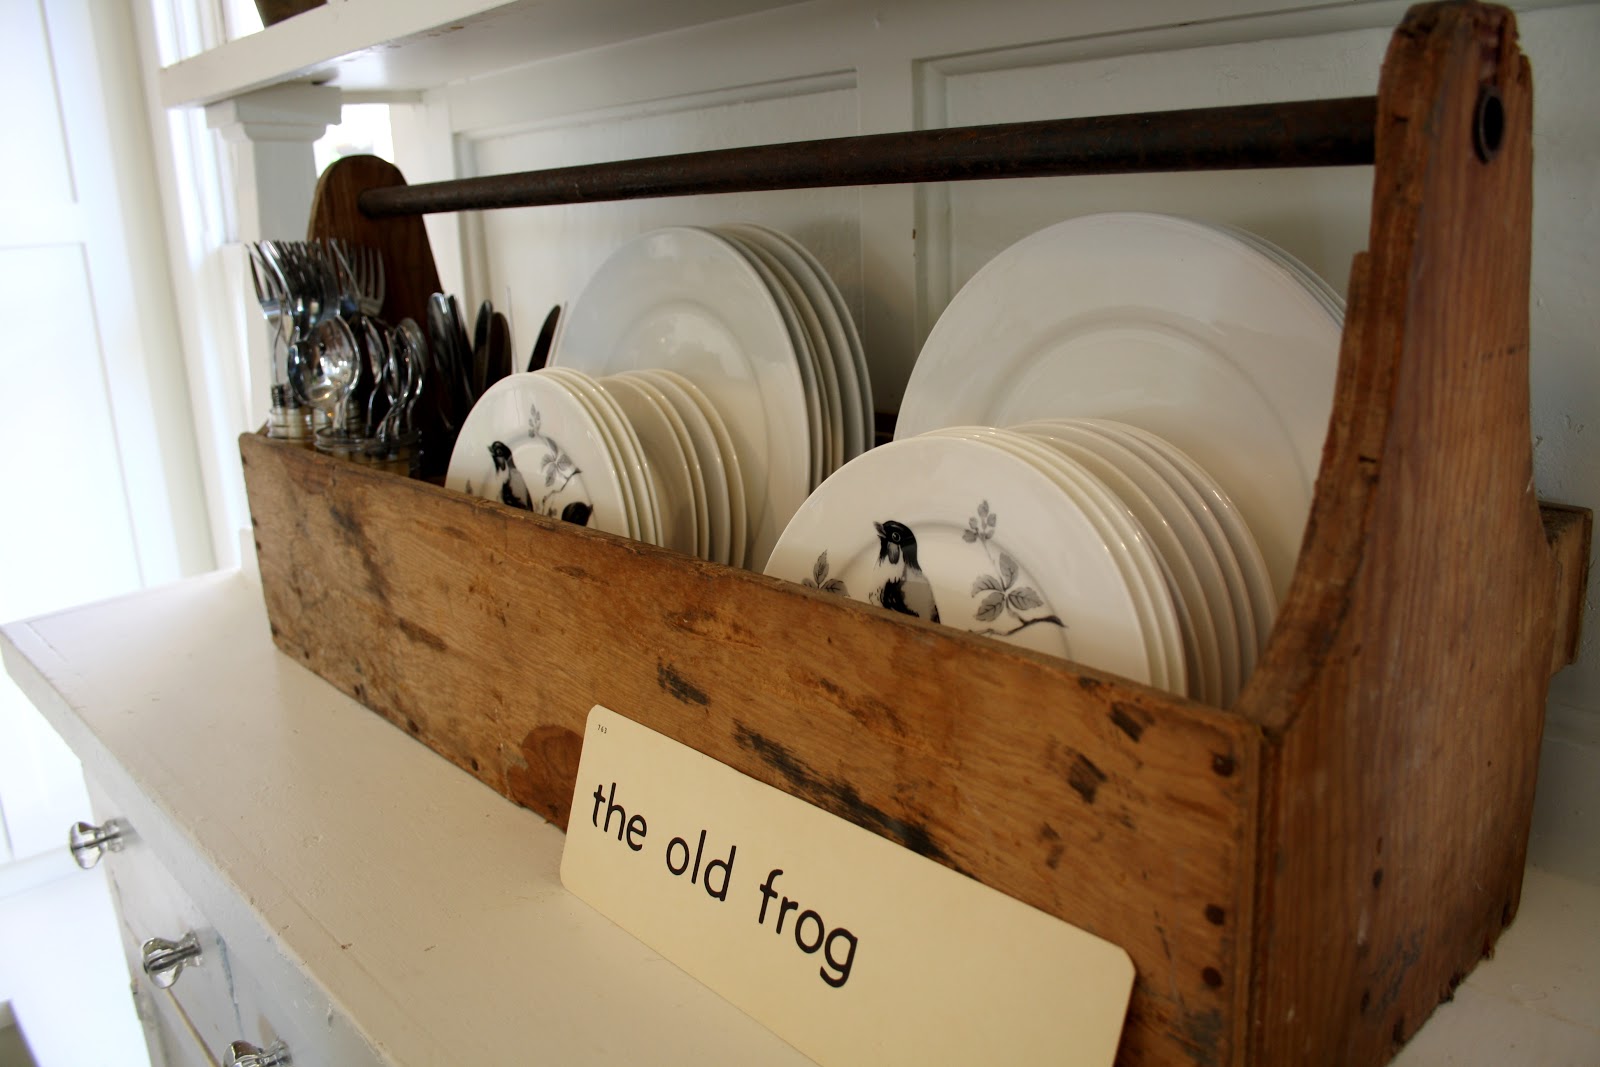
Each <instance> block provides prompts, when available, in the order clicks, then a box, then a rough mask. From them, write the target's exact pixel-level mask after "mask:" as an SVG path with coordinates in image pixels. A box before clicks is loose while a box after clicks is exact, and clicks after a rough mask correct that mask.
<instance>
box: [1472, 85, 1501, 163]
mask: <svg viewBox="0 0 1600 1067" xmlns="http://www.w3.org/2000/svg"><path fill="white" fill-rule="evenodd" d="M1505 135H1506V106H1505V103H1504V102H1503V101H1502V100H1501V99H1500V90H1498V89H1496V88H1495V87H1494V86H1492V85H1485V86H1482V87H1480V88H1479V89H1478V107H1477V110H1476V112H1475V113H1474V115H1473V121H1472V146H1473V148H1475V149H1476V150H1477V152H1478V158H1479V159H1481V160H1483V161H1484V162H1485V163H1489V162H1492V161H1493V160H1494V157H1495V156H1497V155H1499V154H1500V142H1501V141H1503V140H1505Z"/></svg>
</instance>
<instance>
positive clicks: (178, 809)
mask: <svg viewBox="0 0 1600 1067" xmlns="http://www.w3.org/2000/svg"><path fill="white" fill-rule="evenodd" d="M0 632H3V638H4V640H3V642H0V650H3V652H4V657H5V661H6V666H7V669H8V670H9V671H10V673H11V674H12V676H13V677H14V678H15V679H16V680H17V682H18V684H19V685H20V686H21V687H22V689H23V690H24V691H25V692H26V693H27V694H28V695H29V697H30V698H31V699H32V700H33V701H34V703H36V704H37V705H38V706H39V708H40V709H41V711H43V713H44V715H45V717H46V718H47V719H48V720H49V721H50V722H51V724H52V725H54V727H55V728H56V729H57V730H58V731H59V732H60V733H61V735H62V736H63V737H64V738H65V739H66V740H67V743H68V744H69V745H70V746H71V747H72V749H73V750H74V751H75V752H76V753H77V754H78V756H79V758H80V759H82V760H83V763H84V770H85V773H86V774H87V776H88V777H89V778H90V779H91V780H93V781H94V782H96V783H97V785H98V787H99V789H100V790H101V791H102V792H103V793H104V794H105V795H107V796H109V797H110V798H111V799H112V801H113V802H114V803H116V804H117V805H119V806H120V808H121V811H122V814H123V815H124V816H125V817H127V818H128V819H130V821H132V822H133V824H134V826H135V828H136V830H137V832H138V833H139V835H140V838H141V842H142V846H143V847H149V848H150V849H151V850H152V851H154V852H156V853H157V854H158V855H159V857H160V859H161V860H162V861H163V862H164V863H165V864H166V866H167V867H168V869H170V870H171V871H172V872H173V874H174V875H175V876H176V878H177V880H178V881H179V882H181V883H183V885H184V888H185V889H187V890H188V892H189V893H190V894H191V896H193V897H194V899H195V900H196V901H197V902H198V903H199V905H200V906H201V908H202V909H204V910H205V911H206V913H207V916H208V918H209V919H210V920H211V921H212V922H213V924H214V925H215V927H216V931H217V933H218V935H219V936H220V937H221V939H222V940H223V941H224V942H225V943H226V944H227V945H228V947H229V953H230V958H231V962H232V965H233V966H234V967H235V968H236V969H243V970H244V971H247V972H249V973H250V974H251V975H253V976H254V978H255V981H256V982H257V983H258V984H259V985H260V986H262V987H263V988H267V989H277V990H284V989H289V988H298V989H302V990H309V992H301V993H298V994H296V995H293V996H291V995H288V994H285V995H283V997H282V998H281V1002H282V1003H289V1004H292V1005H293V1007H292V1008H291V1009H290V1010H297V1011H300V1012H303V1013H305V1014H306V1015H307V1016H308V1017H311V1018H310V1019H309V1021H305V1020H302V1025H301V1026H300V1028H299V1030H298V1031H296V1029H295V1027H294V1026H291V1025H287V1024H286V1023H285V1022H283V1021H279V1022H278V1023H277V1025H278V1027H279V1028H280V1030H288V1031H289V1032H298V1033H300V1034H301V1035H302V1038H301V1039H302V1040H303V1041H306V1042H309V1043H312V1044H314V1045H315V1046H316V1047H317V1049H318V1050H320V1051H324V1053H325V1054H324V1055H323V1056H321V1057H318V1061H320V1062H330V1063H331V1062H358V1061H361V1059H362V1057H363V1056H364V1057H365V1060H367V1061H377V1062H383V1063H388V1064H447V1063H472V1064H485V1065H487V1064H497V1063H506V1064H513V1063H515V1064H524V1063H531V1062H550V1063H562V1064H585V1063H594V1064H602V1063H603V1064H611V1063H694V1064H697V1065H702V1064H707V1065H709V1064H730V1065H734V1064H738V1065H748V1064H753V1063H760V1064H785V1063H791V1064H798V1063H805V1062H808V1061H806V1060H805V1059H804V1058H803V1057H802V1056H800V1055H799V1054H798V1053H797V1052H795V1051H794V1050H793V1049H791V1048H790V1047H789V1046H787V1045H785V1044H784V1043H783V1042H782V1041H780V1040H779V1039H778V1038H776V1037H775V1036H773V1035H772V1034H771V1033H770V1032H768V1031H767V1030H765V1029H764V1028H762V1027H761V1026H759V1025H757V1024H756V1023H755V1022H753V1021H752V1020H750V1019H749V1018H748V1017H746V1016H744V1015H743V1014H741V1013H740V1012H739V1011H738V1010H737V1009H735V1008H733V1007H732V1006H731V1005H729V1004H728V1003H727V1002H726V1001H724V1000H722V999H721V998H719V997H717V996H716V995H715V994H713V993H711V992H710V991H709V990H707V989H705V988H704V987H703V986H701V985H699V984H698V983H696V982H695V981H694V980H693V979H691V978H689V977H688V976H687V975H685V974H684V973H683V972H681V971H679V970H678V969H677V968H676V967H674V966H672V965H671V964H670V963H667V962H666V961H664V960H662V959H661V958H660V957H659V956H657V955H656V954H655V953H654V952H652V951H651V950H650V949H648V948H646V947H645V946H644V945H643V944H641V943H640V942H638V941H636V940H634V939H633V938H632V937H631V936H630V935H628V934H626V933H624V932H623V931H622V930H620V929H619V928H617V927H615V926H613V925H612V924H611V923H610V922H609V921H608V920H606V919H604V918H602V917H601V916H600V915H599V914H598V913H597V912H595V911H593V910H592V909H591V908H590V907H589V906H588V905H586V904H584V903H582V902H581V901H579V900H578V899H577V898H576V897H573V896H572V895H571V894H569V893H567V892H566V890H565V889H563V888H562V886H561V883H560V876H559V866H560V856H561V847H562V841H563V837H562V835H561V833H560V832H559V831H558V830H556V829H555V828H554V827H552V826H550V825H549V824H548V823H546V822H544V821H543V820H542V819H540V818H539V817H538V816H537V815H534V814H533V813H532V812H529V811H526V810H524V809H521V808H518V807H516V806H515V805H513V804H511V803H510V802H508V801H506V800H505V799H503V798H502V797H500V796H499V795H498V794H497V793H495V792H493V791H492V790H490V789H489V788H488V787H486V786H484V785H482V784H481V783H479V782H477V781H476V780H475V779H473V778H471V777H470V776H469V775H467V774H465V773H463V772H462V771H460V770H458V769H457V768H456V767H454V766H452V765H451V764H449V763H447V762H446V761H445V760H443V759H441V758H440V757H438V756H437V755H435V754H434V753H433V752H432V751H430V750H429V749H428V748H426V747H425V746H423V745H421V744H419V743H417V742H416V741H414V740H412V739H411V738H410V737H408V736H406V734H405V732H404V731H402V730H399V729H396V728H395V727H394V726H392V725H390V724H389V723H388V722H385V721H384V720H382V719H380V718H379V717H378V716H376V715H374V714H373V713H372V712H370V711H368V710H366V709H365V708H363V707H361V706H360V705H359V704H357V703H355V702H354V701H352V700H350V699H348V698H347V697H345V696H343V695H342V694H340V693H339V692H337V691H336V690H335V689H333V687H332V686H330V685H328V684H327V683H326V682H324V681H322V680H321V679H320V678H318V677H316V676H315V675H313V674H311V673H310V672H309V671H307V670H305V669H304V668H302V667H300V666H299V665H297V664H296V663H294V662H293V661H291V660H290V659H289V658H288V657H286V656H284V655H282V654H280V653H279V652H278V651H277V650H276V649H275V648H274V646H273V645H272V641H271V637H270V634H269V633H268V627H267V621H266V613H265V610H264V608H263V606H262V600H261V591H260V586H259V585H258V584H257V583H256V581H255V579H254V577H253V576H252V575H250V574H248V573H239V572H233V573H220V574H215V575H209V576H205V577H200V578H195V579H191V580H189V581H186V582H183V583H180V584H177V585H172V586H168V587H165V588H162V589H156V590H152V591H148V592H145V593H139V594H135V595H133V596H129V597H125V598H122V599H119V600H113V601H107V602H105V603H102V604H97V605H90V606H87V607H82V608H76V609H73V610H70V611H65V612H62V613H60V614H57V615H53V616H48V617H44V618H40V619H34V620H31V621H28V622H20V623H14V624H12V625H10V626H7V627H5V628H4V630H3V631H0ZM463 711H464V713H468V709H463ZM120 858H122V857H121V856H119V855H113V856H111V857H110V858H108V859H107V861H106V862H107V863H108V864H113V865H114V864H116V863H117V862H118V860H119V859H120ZM334 1054H338V1058H329V1056H332V1055H334ZM306 1062H313V1061H312V1060H307V1061H306ZM1395 1062H1396V1063H1397V1064H1398V1065H1400V1067H1444V1065H1447V1064H1448V1065H1455V1067H1474V1065H1482V1067H1491V1065H1492V1067H1503V1065H1505V1064H1508V1063H1530V1064H1531V1063H1538V1064H1541V1065H1545V1067H1562V1065H1570V1067H1587V1065H1592V1064H1595V1063H1600V887H1596V886H1593V885H1588V884H1585V883H1583V882H1578V881H1574V880H1572V879H1569V878H1564V877H1561V876H1559V875H1556V874H1551V873H1548V872H1545V871H1541V870H1538V869H1537V868H1530V869H1529V871H1528V874H1527V880H1526V883H1525V887H1524V893H1523V903H1522V911H1521V914H1520V915H1519V916H1518V918H1517V920H1516V922H1515V923H1513V924H1512V926H1511V928H1510V929H1509V930H1508V931H1507V932H1506V934H1505V936H1504V937H1503V938H1501V940H1500V943H1499V946H1498V948H1497V954H1496V958H1495V959H1493V960H1491V961H1488V962H1485V963H1484V964H1482V965H1480V966H1479V967H1478V968H1477V969H1476V970H1475V971H1474V972H1473V973H1472V974H1471V975H1470V976H1469V977H1468V979H1467V980H1466V982H1465V983H1464V984H1463V985H1462V986H1461V988H1460V989H1458V990H1457V992H1456V1001H1455V1003H1453V1004H1449V1005H1445V1006H1444V1007H1442V1008H1440V1009H1439V1011H1438V1012H1437V1013H1436V1014H1435V1015H1434V1016H1433V1018H1432V1019H1431V1020H1430V1021H1429V1022H1428V1024H1427V1025H1426V1026H1424V1027H1423V1029H1422V1030H1421V1031H1420V1032H1419V1033H1418V1034H1417V1035H1416V1036H1415V1037H1413V1039H1412V1041H1411V1042H1410V1044H1409V1045H1408V1046H1407V1048H1406V1049H1404V1050H1403V1051H1402V1053H1401V1055H1400V1057H1399V1059H1397V1060H1396V1061H1395Z"/></svg>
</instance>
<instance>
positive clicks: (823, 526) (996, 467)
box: [766, 437, 1151, 683]
mask: <svg viewBox="0 0 1600 1067" xmlns="http://www.w3.org/2000/svg"><path fill="white" fill-rule="evenodd" d="M766 572H767V573H768V574H772V575H776V576H777V577H780V578H785V579H788V580H790V581H794V582H800V583H802V584H806V585H810V586H814V587H816V588H819V589H822V590H823V591H825V592H831V593H836V594H839V595H843V596H848V597H851V598H852V599H855V600H860V601H865V602H868V603H876V604H878V605H880V606H882V607H886V608H888V609H890V610H894V611H899V612H901V613H903V614H913V615H916V616H918V617H919V618H924V619H928V620H930V621H938V622H941V623H943V624H944V625H947V626H954V627H957V628H959V629H963V630H968V631H971V632H974V633H980V634H984V635H986V636H990V637H995V638H998V639H1000V640H1004V641H1007V642H1008V643H1012V644H1016V645H1019V646H1022V647H1025V648H1031V649H1034V650H1036V651H1040V652H1045V653H1048V654H1052V655H1057V656H1062V657H1065V658H1067V659H1072V660H1077V661H1079V662H1082V663H1086V664H1090V665H1092V666H1095V667H1098V668H1101V669H1103V670H1107V671H1110V672H1113V673H1115V674H1120V675H1123V676H1125V677H1128V678H1132V679H1135V680H1136V681H1140V682H1145V683H1149V682H1150V680H1151V679H1150V666H1149V663H1150V661H1149V655H1148V650H1147V648H1146V645H1145V632H1144V627H1143V625H1142V624H1141V622H1140V619H1139V612H1138V609H1137V608H1136V606H1135V604H1134V598H1133V594H1132V592H1131V591H1130V589H1129V588H1128V585H1127V583H1126V582H1125V581H1124V580H1123V578H1122V575H1121V572H1120V571H1119V570H1118V567H1117V565H1116V561H1115V559H1114V558H1113V555H1112V551H1111V548H1110V547H1109V546H1108V545H1107V544H1106V542H1105V539H1104V538H1103V537H1102V536H1101V534H1100V531H1099V530H1098V529H1097V527H1096V526H1095V524H1094V522H1093V521H1091V519H1090V518H1089V516H1088V515H1086V514H1085V513H1084V511H1083V509H1082V508H1081V507H1079V506H1078V504H1077V503H1075V502H1074V501H1073V500H1072V499H1071V498H1069V497H1068V496H1067V494H1066V493H1064V492H1062V491H1061V489H1060V487H1059V485H1058V484H1057V483H1056V481H1055V480H1054V479H1053V478H1051V477H1050V476H1049V475H1048V474H1046V473H1044V472H1043V471H1041V470H1039V469H1038V468H1037V467H1035V466H1034V465H1033V464H1032V463H1030V462H1029V461H1028V460H1025V459H1023V458H1021V457H1019V456H1017V455H1015V454H1013V453H1011V452H1008V451H1003V450H1001V449H999V448H996V447H994V446H993V445H991V444H989V443H986V442H983V441H973V440H967V439H962V438H956V437H919V438H912V439H910V440H905V441H896V442H894V443H892V444H888V445H884V446H882V447H880V448H875V449H873V450H872V451H870V452H867V453H866V454H865V455H862V456H860V457H858V458H856V459H855V460H852V461H851V462H849V463H847V464H845V465H844V466H843V467H841V468H839V470H837V471H835V472H834V474H833V476H832V477H830V478H829V479H828V480H827V481H826V482H824V483H823V484H822V485H821V486H820V487H819V488H818V489H817V491H816V492H815V493H813V494H812V495H811V498H810V499H809V500H807V501H806V503H805V505H804V506H803V507H802V508H801V509H800V511H799V512H798V513H796V515H795V517H794V521H793V522H791V523H790V524H789V527H788V529H786V530H785V531H784V534H783V537H782V538H780V539H779V541H778V544H777V546H776V547H775V548H774V550H773V553H772V556H771V559H770V560H769V561H768V563H767V567H766Z"/></svg>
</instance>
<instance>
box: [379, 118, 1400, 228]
mask: <svg viewBox="0 0 1600 1067" xmlns="http://www.w3.org/2000/svg"><path fill="white" fill-rule="evenodd" d="M1377 107H1378V104H1377V98H1376V97H1372V96H1362V97H1348V98H1345V99H1340V100H1307V101H1299V102H1290V103H1276V104H1247V105H1242V106H1236V107H1217V108H1197V109H1191V110H1186V111H1154V112H1143V113H1139V114H1133V115H1110V116H1101V117H1096V118H1080V119H1051V120H1045V121H1037V122H1013V123H1005V124H1000V125H992V126H965V127H958V128H954V129H940V130H912V131H910V132H906V133H883V134H868V135H866V136H861V137H836V138H828V139H825V140H819V141H796V142H792V143H789V144H775V145H757V146H754V147H751V148H728V149H719V150H716V151H712V152H691V153H687V154H684V155H674V156H655V157H650V158H646V159H632V160H624V161H621V162H617V163H596V164H590V165H586V166H579V167H560V168H556V169H554V170H536V171H524V172H522V173H518V174H500V175H493V176H489V177H482V178H460V179H457V180H454V181H443V182H428V183H425V184H422V185H397V186H389V187H384V188H378V189H368V190H366V191H365V192H363V193H362V194H361V196H360V198H359V201H358V203H359V204H360V207H361V210H362V212H363V213H364V214H366V215H367V216H369V217H372V218H383V217H391V216H397V215H429V214H434V213H436V212H442V211H474V210H483V209H490V208H505V207H535V206H540V205H547V204H583V203H594V202H599V201H605V200H632V199H638V198H642V197H665V196H693V195H696V194H701V193H735V192H754V191H758V190H769V189H814V188H821V187H826V186H844V185H894V184H900V183H905V182H934V181H957V180H970V179H987V178H1037V177H1045V176H1050V175H1069V174H1127V173H1136V172H1157V171H1188V170H1244V169H1254V168H1262V167H1336V166H1354V165H1359V164H1367V163H1371V162H1372V159H1373V127H1374V124H1375V122H1376V119H1377Z"/></svg>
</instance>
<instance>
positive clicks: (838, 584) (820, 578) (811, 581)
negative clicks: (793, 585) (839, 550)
mask: <svg viewBox="0 0 1600 1067" xmlns="http://www.w3.org/2000/svg"><path fill="white" fill-rule="evenodd" d="M800 584H801V585H803V586H805V587H806V588H808V589H820V590H822V591H823V592H824V593H837V594H838V595H839V596H846V597H847V596H849V595H850V591H849V590H848V589H846V588H845V587H844V582H842V581H840V580H839V579H838V578H829V577H828V550H827V549H823V550H822V552H821V553H820V554H819V555H818V556H817V562H816V563H814V564H812V567H811V577H809V578H806V579H803V580H802V581H801V582H800Z"/></svg>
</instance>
